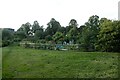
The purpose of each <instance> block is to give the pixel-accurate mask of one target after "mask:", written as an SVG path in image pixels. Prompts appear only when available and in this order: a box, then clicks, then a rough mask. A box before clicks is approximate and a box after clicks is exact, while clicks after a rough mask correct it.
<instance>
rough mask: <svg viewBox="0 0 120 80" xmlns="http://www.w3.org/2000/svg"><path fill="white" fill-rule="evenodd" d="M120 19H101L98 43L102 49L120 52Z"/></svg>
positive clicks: (98, 47) (98, 46) (97, 46)
mask: <svg viewBox="0 0 120 80" xmlns="http://www.w3.org/2000/svg"><path fill="white" fill-rule="evenodd" d="M119 43H120V21H112V20H108V19H103V18H102V19H101V23H100V32H99V35H98V44H97V45H96V48H97V49H98V50H101V51H114V52H120V50H119V49H120V44H119Z"/></svg>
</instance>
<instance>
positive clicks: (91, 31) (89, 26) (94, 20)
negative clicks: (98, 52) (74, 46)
mask: <svg viewBox="0 0 120 80" xmlns="http://www.w3.org/2000/svg"><path fill="white" fill-rule="evenodd" d="M81 31H82V32H81V34H80V37H79V38H80V39H79V40H80V43H81V46H84V49H85V50H86V51H94V50H95V44H96V42H97V40H98V38H97V35H98V33H99V17H98V16H97V15H93V16H91V17H90V18H89V20H88V22H86V23H85V25H84V26H83V27H81Z"/></svg>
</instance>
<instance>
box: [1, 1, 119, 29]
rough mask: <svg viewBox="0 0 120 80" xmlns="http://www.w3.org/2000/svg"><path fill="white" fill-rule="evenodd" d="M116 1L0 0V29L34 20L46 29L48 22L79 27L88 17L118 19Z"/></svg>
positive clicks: (16, 26)
mask: <svg viewBox="0 0 120 80" xmlns="http://www.w3.org/2000/svg"><path fill="white" fill-rule="evenodd" d="M119 1H120V0H0V28H13V29H15V30H17V29H18V28H19V27H20V26H21V25H22V24H25V23H27V22H30V23H31V24H33V22H34V21H35V20H37V21H38V22H39V24H40V26H42V25H44V28H46V27H47V25H46V24H47V23H48V22H49V21H50V19H51V18H55V19H56V20H57V21H59V22H60V24H61V26H67V25H68V23H69V22H70V20H71V19H76V20H77V23H78V25H79V26H80V25H83V24H84V23H85V22H87V21H88V19H89V17H90V16H92V15H98V16H99V17H100V18H102V17H106V18H108V19H112V20H117V19H118V2H119Z"/></svg>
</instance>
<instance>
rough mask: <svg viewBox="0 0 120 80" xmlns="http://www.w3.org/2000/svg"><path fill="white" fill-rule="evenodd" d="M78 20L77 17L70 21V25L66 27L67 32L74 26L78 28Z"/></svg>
mask: <svg viewBox="0 0 120 80" xmlns="http://www.w3.org/2000/svg"><path fill="white" fill-rule="evenodd" d="M77 25H78V24H77V21H76V20H75V19H71V20H70V22H69V26H67V27H66V32H69V31H70V30H71V29H72V28H73V27H76V28H77Z"/></svg>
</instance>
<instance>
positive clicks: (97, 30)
mask: <svg viewBox="0 0 120 80" xmlns="http://www.w3.org/2000/svg"><path fill="white" fill-rule="evenodd" d="M21 41H29V42H32V43H43V44H44V43H48V44H66V45H67V44H79V46H80V50H83V51H105V52H120V21H118V20H110V19H107V18H101V19H100V18H99V16H97V15H93V16H91V17H89V19H88V21H87V22H85V24H84V25H81V26H78V23H77V20H75V19H71V20H70V22H69V25H68V26H61V25H60V22H59V21H57V20H55V19H54V18H52V19H51V20H50V22H48V24H47V28H46V29H44V26H40V24H39V23H38V21H34V22H33V24H32V25H31V24H30V23H29V22H27V23H25V24H22V25H21V27H20V28H19V29H18V30H17V31H12V30H8V29H2V46H6V45H9V44H10V43H13V42H14V43H15V42H18V43H19V42H21Z"/></svg>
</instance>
